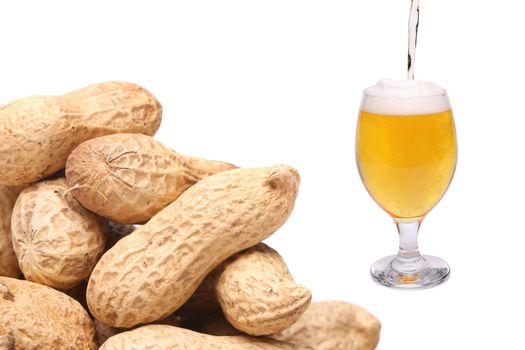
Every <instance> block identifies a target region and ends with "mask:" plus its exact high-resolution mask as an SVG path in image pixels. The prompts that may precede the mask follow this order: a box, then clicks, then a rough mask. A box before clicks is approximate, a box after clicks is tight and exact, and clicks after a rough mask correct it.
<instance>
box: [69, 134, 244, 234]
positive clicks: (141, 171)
mask: <svg viewBox="0 0 525 350" xmlns="http://www.w3.org/2000/svg"><path fill="white" fill-rule="evenodd" d="M234 168H236V167H235V166H234V165H232V164H229V163H224V162H219V161H210V160H205V159H199V158H193V157H188V156H183V155H180V154H178V153H176V152H174V151H173V150H171V149H169V148H168V147H166V146H164V145H163V144H162V143H160V142H159V141H156V140H154V139H153V138H152V137H150V136H147V135H141V134H113V135H107V136H103V137H99V138H96V139H92V140H89V141H86V142H84V143H82V144H81V145H80V146H78V147H77V148H76V149H75V150H74V151H73V152H72V153H71V155H70V156H69V158H68V160H67V165H66V178H67V180H68V183H69V185H70V186H71V188H72V191H73V194H74V195H75V197H77V199H78V200H79V201H80V203H82V205H83V206H84V207H86V208H88V209H89V210H91V211H93V212H95V213H97V214H99V215H102V216H104V217H107V218H109V219H111V220H114V221H117V222H120V223H125V224H133V223H141V222H145V221H147V220H149V219H150V218H151V217H152V216H153V215H155V214H156V213H158V212H159V211H160V210H161V209H162V208H164V207H165V206H167V205H168V204H170V203H171V202H173V201H174V200H175V199H177V198H178V197H179V196H180V194H181V193H182V192H184V191H185V190H186V189H188V188H189V187H190V186H192V185H194V184H195V183H197V181H200V180H202V179H203V178H205V177H208V176H210V175H213V174H215V173H218V172H220V171H224V170H230V169H234Z"/></svg>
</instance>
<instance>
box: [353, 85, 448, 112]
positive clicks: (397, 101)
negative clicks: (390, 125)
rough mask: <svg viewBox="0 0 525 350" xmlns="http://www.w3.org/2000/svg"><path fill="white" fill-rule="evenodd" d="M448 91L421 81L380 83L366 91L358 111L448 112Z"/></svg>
mask: <svg viewBox="0 0 525 350" xmlns="http://www.w3.org/2000/svg"><path fill="white" fill-rule="evenodd" d="M449 109H450V102H449V100H448V96H447V91H446V90H445V89H443V88H442V87H440V86H438V85H436V84H434V83H430V82H427V81H423V80H389V79H383V80H380V81H379V82H378V83H377V84H376V85H374V86H371V87H369V88H368V89H366V90H365V93H364V95H363V101H362V102H361V110H362V111H365V112H368V113H375V114H382V115H417V114H430V113H439V112H444V111H448V110H449Z"/></svg>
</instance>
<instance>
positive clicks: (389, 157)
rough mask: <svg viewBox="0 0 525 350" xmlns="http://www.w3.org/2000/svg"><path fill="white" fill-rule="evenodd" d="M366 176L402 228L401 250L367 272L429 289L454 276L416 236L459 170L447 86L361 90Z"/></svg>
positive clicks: (385, 83)
mask: <svg viewBox="0 0 525 350" xmlns="http://www.w3.org/2000/svg"><path fill="white" fill-rule="evenodd" d="M356 160H357V166H358V169H359V173H360V175H361V179H362V181H363V183H364V185H365V187H366V189H367V190H368V192H369V193H370V195H371V196H372V198H373V199H374V200H375V201H376V203H377V204H378V205H379V206H380V207H381V208H383V209H384V210H385V211H386V212H387V213H388V214H389V215H390V216H391V217H392V218H393V219H394V222H395V224H396V225H397V229H398V231H399V251H398V253H397V255H392V256H388V257H386V258H383V259H381V260H379V261H377V262H376V263H375V264H374V265H372V268H371V270H370V272H371V275H372V277H373V278H374V279H375V280H376V281H377V282H378V283H380V284H382V285H385V286H388V287H392V288H401V289H416V288H429V287H432V286H436V285H438V284H440V283H442V282H444V281H446V279H447V278H448V276H449V273H450V268H449V266H448V265H447V263H446V262H444V261H443V260H441V259H439V258H437V257H434V256H429V255H420V254H419V250H418V244H417V236H418V231H419V227H420V225H421V222H422V221H423V219H424V217H425V215H426V214H427V213H428V212H429V211H430V210H431V209H432V208H433V207H434V206H435V205H436V204H437V203H438V202H439V200H440V199H441V197H442V196H443V195H444V194H445V192H446V190H447V188H448V186H449V184H450V181H451V180H452V177H453V175H454V171H455V168H456V160H457V142H456V131H455V126H454V118H453V115H452V110H451V107H450V102H449V99H448V96H447V93H446V91H445V90H444V89H443V88H441V87H439V86H437V85H435V84H433V83H428V82H424V81H419V80H381V81H379V83H378V84H377V85H375V86H372V87H370V88H368V89H366V90H365V91H364V94H363V100H362V103H361V108H360V113H359V120H358V123H357V133H356Z"/></svg>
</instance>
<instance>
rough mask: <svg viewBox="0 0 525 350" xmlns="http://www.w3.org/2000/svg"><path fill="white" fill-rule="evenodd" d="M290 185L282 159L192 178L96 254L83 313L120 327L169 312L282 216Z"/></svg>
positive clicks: (291, 194)
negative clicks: (170, 199) (194, 180)
mask: <svg viewBox="0 0 525 350" xmlns="http://www.w3.org/2000/svg"><path fill="white" fill-rule="evenodd" d="M298 186H299V174H298V173H297V171H296V170H295V169H293V168H291V167H289V166H286V165H277V166H274V167H269V168H256V169H234V170H229V171H224V172H221V173H218V174H215V175H212V176H210V177H208V178H205V179H204V180H202V181H200V182H198V183H197V184H196V185H194V186H192V187H190V188H189V189H188V190H186V191H185V192H184V193H183V194H182V195H181V196H180V197H179V198H178V199H177V200H176V201H175V202H173V203H172V204H170V205H169V206H167V207H166V208H164V209H163V210H161V211H160V212H159V213H158V214H157V215H155V216H154V217H153V218H152V219H151V220H150V221H148V223H146V224H145V225H143V226H142V227H140V228H139V229H137V230H136V231H134V232H133V233H132V234H130V235H128V236H126V237H124V238H123V239H121V240H120V241H119V242H117V244H115V246H114V247H113V248H111V249H110V250H109V251H108V252H106V253H105V254H104V256H103V257H102V258H101V259H100V261H99V262H98V264H97V266H96V267H95V269H94V270H93V273H92V274H91V277H90V279H89V284H88V290H87V300H88V305H89V308H90V310H91V312H92V313H93V315H94V316H95V318H97V319H98V320H99V321H102V322H104V323H107V324H109V325H111V326H114V327H122V328H130V327H133V326H135V325H138V324H145V323H150V322H152V321H155V320H158V319H161V318H163V317H166V316H168V315H169V314H171V313H173V312H174V311H175V310H177V309H178V308H179V307H180V306H181V305H182V304H184V302H185V301H186V300H188V298H189V297H190V296H191V295H192V294H193V292H194V291H195V290H196V289H197V287H198V286H199V284H200V283H201V282H202V281H203V279H204V278H205V277H206V275H207V274H208V273H210V272H211V271H212V270H213V269H214V268H216V267H217V266H218V265H219V264H220V263H221V262H223V261H224V260H225V259H227V258H228V257H230V256H232V255H234V254H235V253H237V252H239V251H242V250H244V249H246V248H248V247H251V246H253V245H255V244H257V243H259V242H260V241H261V240H263V239H265V238H267V237H268V236H270V235H271V234H272V233H273V232H275V231H276V230H277V229H278V228H279V227H280V226H281V225H282V224H283V223H284V222H285V221H286V219H287V218H288V217H289V215H290V214H291V212H292V209H293V205H294V202H295V198H296V196H297V192H298Z"/></svg>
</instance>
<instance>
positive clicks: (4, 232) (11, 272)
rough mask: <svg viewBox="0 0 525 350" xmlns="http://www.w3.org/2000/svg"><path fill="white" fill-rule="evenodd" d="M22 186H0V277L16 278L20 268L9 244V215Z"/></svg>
mask: <svg viewBox="0 0 525 350" xmlns="http://www.w3.org/2000/svg"><path fill="white" fill-rule="evenodd" d="M23 189H24V188H23V187H22V186H17V187H11V186H4V185H0V276H7V277H18V276H20V268H19V267H18V260H17V259H16V255H15V251H14V250H13V243H12V242H11V214H12V212H13V207H14V205H15V202H16V198H17V197H18V194H19V193H20V192H21V191H22V190H23Z"/></svg>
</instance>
